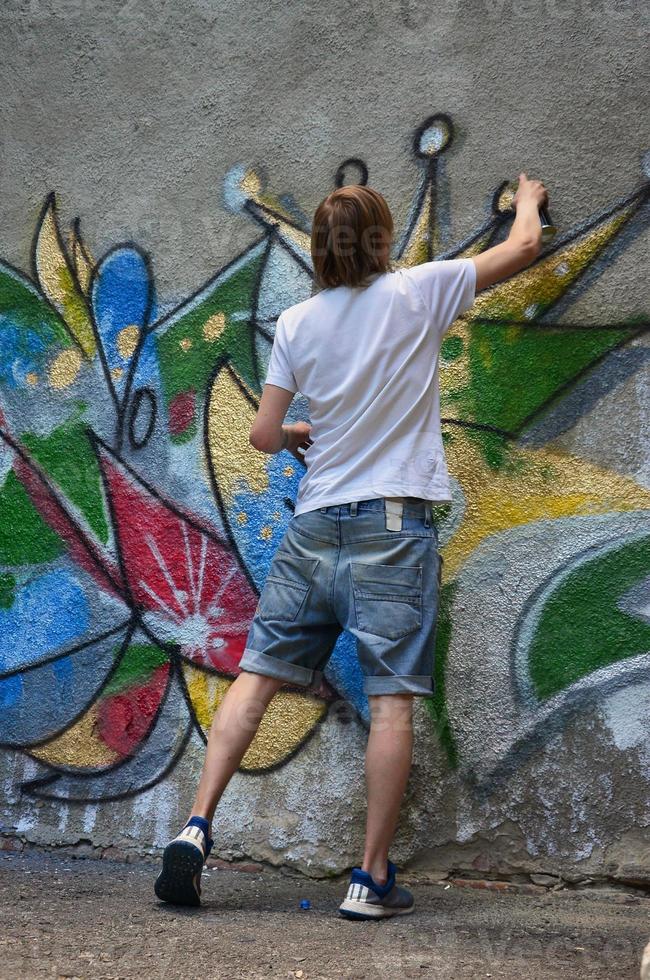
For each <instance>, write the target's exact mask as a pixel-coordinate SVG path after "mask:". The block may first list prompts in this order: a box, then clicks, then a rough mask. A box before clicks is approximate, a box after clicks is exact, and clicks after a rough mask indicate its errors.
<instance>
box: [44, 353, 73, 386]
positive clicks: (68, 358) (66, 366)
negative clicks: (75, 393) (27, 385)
mask: <svg viewBox="0 0 650 980" xmlns="http://www.w3.org/2000/svg"><path fill="white" fill-rule="evenodd" d="M81 363H82V357H81V351H80V350H79V349H78V348H76V347H69V348H68V349H67V350H63V351H61V352H60V353H59V354H57V355H56V357H55V358H54V360H53V361H52V363H51V364H50V366H49V368H48V372H47V374H48V381H49V383H50V385H51V386H52V388H68V387H69V386H70V385H71V384H72V383H73V382H74V381H75V379H76V377H77V375H78V374H79V370H80V368H81Z"/></svg>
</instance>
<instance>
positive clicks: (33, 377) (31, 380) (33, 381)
mask: <svg viewBox="0 0 650 980" xmlns="http://www.w3.org/2000/svg"><path fill="white" fill-rule="evenodd" d="M25 381H26V382H27V384H28V385H37V384H38V375H37V374H36V373H35V372H34V371H28V372H27V374H26V375H25Z"/></svg>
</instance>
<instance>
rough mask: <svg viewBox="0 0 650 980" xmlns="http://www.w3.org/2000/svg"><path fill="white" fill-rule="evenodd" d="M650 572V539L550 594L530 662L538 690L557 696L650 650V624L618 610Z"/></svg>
mask: <svg viewBox="0 0 650 980" xmlns="http://www.w3.org/2000/svg"><path fill="white" fill-rule="evenodd" d="M649 572H650V536H649V537H646V538H643V539H641V540H637V541H633V542H631V543H629V544H624V545H621V547H620V548H617V549H616V550H614V551H609V552H607V553H606V554H604V555H598V556H596V557H594V558H592V559H591V560H588V561H586V562H585V563H584V564H582V565H580V566H579V567H578V568H576V569H575V570H573V571H572V572H570V573H569V574H568V575H567V577H566V578H564V579H563V580H562V581H561V582H560V583H559V584H558V586H557V588H556V589H555V590H554V591H553V593H552V594H551V595H550V596H549V598H548V600H547V601H546V603H545V605H544V608H543V610H542V613H541V615H540V617H539V620H538V622H537V626H536V630H535V635H534V637H533V639H532V642H531V645H530V649H529V653H528V660H529V668H530V676H531V680H532V683H533V687H534V691H535V694H536V695H537V697H538V698H539V699H540V700H545V699H546V698H550V697H552V696H553V695H554V694H558V693H559V692H560V691H563V690H564V689H565V688H567V687H568V686H569V685H570V684H574V683H575V682H576V681H579V680H580V679H581V678H582V677H586V676H588V675H589V674H591V673H593V671H595V670H598V669H599V668H600V667H606V666H608V665H609V664H613V663H618V662H619V661H621V660H625V659H627V658H628V657H635V656H638V655H639V654H642V653H646V652H647V651H649V650H650V625H648V624H647V623H644V622H642V621H641V620H640V619H637V618H635V617H634V616H632V615H630V614H627V613H625V612H624V611H623V610H621V609H619V608H618V605H617V603H618V602H619V601H620V599H621V597H622V596H623V595H624V594H625V593H626V592H627V591H628V590H630V589H631V588H632V587H633V586H634V585H635V584H636V583H638V582H639V581H640V580H642V579H645V578H647V576H648V573H649Z"/></svg>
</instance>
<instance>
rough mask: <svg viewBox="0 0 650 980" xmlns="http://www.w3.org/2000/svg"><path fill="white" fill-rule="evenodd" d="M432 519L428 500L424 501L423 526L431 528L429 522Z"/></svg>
mask: <svg viewBox="0 0 650 980" xmlns="http://www.w3.org/2000/svg"><path fill="white" fill-rule="evenodd" d="M432 519H433V510H432V505H431V503H430V502H429V501H428V500H425V501H424V526H425V527H431V521H432Z"/></svg>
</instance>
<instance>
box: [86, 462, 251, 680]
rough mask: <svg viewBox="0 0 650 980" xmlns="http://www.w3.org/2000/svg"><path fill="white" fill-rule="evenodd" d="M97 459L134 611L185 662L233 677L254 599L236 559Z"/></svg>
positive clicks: (200, 525) (121, 470) (128, 476)
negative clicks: (137, 610)
mask: <svg viewBox="0 0 650 980" xmlns="http://www.w3.org/2000/svg"><path fill="white" fill-rule="evenodd" d="M99 458H100V464H101V466H102V469H103V471H104V474H105V477H106V480H107V483H108V485H109V487H110V494H111V499H112V505H113V513H114V518H115V525H116V526H115V531H116V535H117V538H118V541H119V544H120V549H121V551H122V556H123V561H124V567H125V569H126V577H127V582H128V586H129V589H130V591H131V594H132V598H133V602H134V604H135V605H137V606H138V607H139V608H140V609H141V610H142V611H143V613H148V614H149V618H148V623H149V625H150V627H151V629H152V630H153V631H154V632H158V635H163V634H164V638H165V639H166V640H172V641H173V642H177V643H178V644H179V652H180V653H181V655H182V656H184V657H186V658H187V659H188V660H191V661H193V662H195V663H198V664H201V665H202V666H205V667H208V668H212V669H213V670H216V671H218V672H219V673H223V674H227V675H229V676H234V675H235V674H237V673H239V660H240V658H241V655H242V653H243V652H244V646H245V644H246V639H247V636H248V628H249V626H250V623H251V621H252V619H253V615H254V613H255V607H256V606H257V600H258V597H257V593H256V592H255V590H254V589H253V587H252V586H251V584H250V583H249V581H248V579H247V578H246V576H245V575H244V572H243V570H242V568H241V565H240V563H239V559H238V557H237V556H236V554H235V553H234V552H233V551H232V549H231V548H230V547H229V546H228V544H227V543H226V542H225V541H224V540H223V539H222V538H220V537H219V536H218V535H217V533H216V532H215V531H211V530H208V529H207V528H206V527H205V524H204V522H202V521H198V522H197V521H195V520H194V518H193V517H192V516H191V515H189V514H187V513H182V512H180V511H179V510H178V508H176V507H174V505H173V504H172V502H171V501H165V500H162V499H160V498H159V497H158V496H156V495H154V494H153V493H152V492H151V491H150V490H148V489H147V487H145V486H144V485H143V484H142V483H141V481H140V480H139V479H138V478H137V477H136V476H135V475H134V473H133V472H132V471H130V470H127V469H126V468H125V467H124V466H123V465H122V464H121V463H120V462H119V461H118V460H117V459H116V458H115V457H114V456H113V455H112V454H109V452H108V451H107V450H106V449H105V448H103V447H102V448H100V450H99ZM154 614H155V615H154ZM161 621H162V623H161ZM161 627H164V628H161ZM215 641H217V642H219V641H222V645H221V646H216V645H215Z"/></svg>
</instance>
